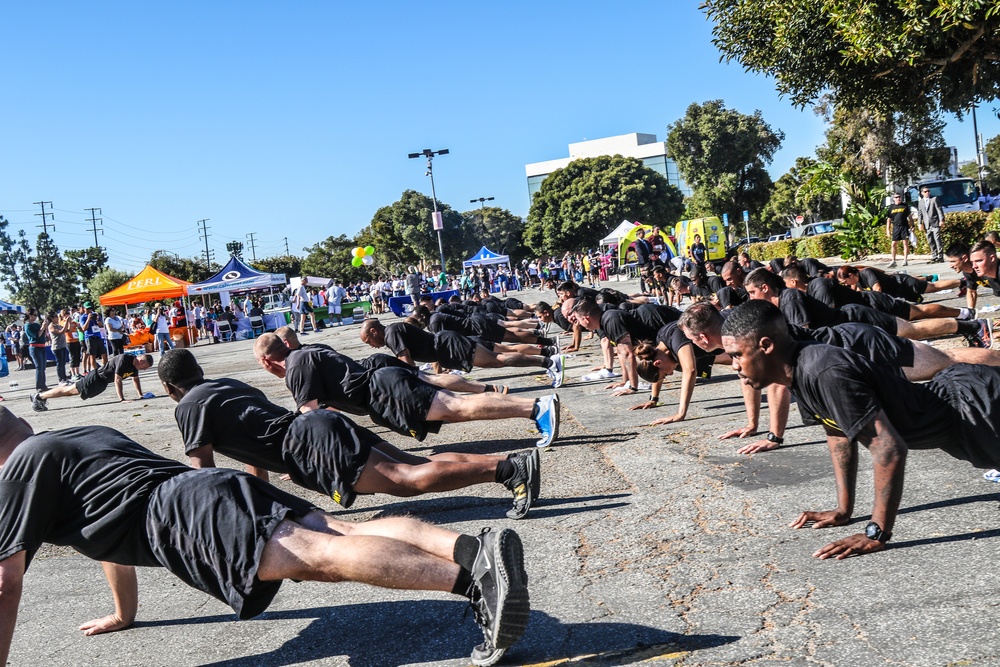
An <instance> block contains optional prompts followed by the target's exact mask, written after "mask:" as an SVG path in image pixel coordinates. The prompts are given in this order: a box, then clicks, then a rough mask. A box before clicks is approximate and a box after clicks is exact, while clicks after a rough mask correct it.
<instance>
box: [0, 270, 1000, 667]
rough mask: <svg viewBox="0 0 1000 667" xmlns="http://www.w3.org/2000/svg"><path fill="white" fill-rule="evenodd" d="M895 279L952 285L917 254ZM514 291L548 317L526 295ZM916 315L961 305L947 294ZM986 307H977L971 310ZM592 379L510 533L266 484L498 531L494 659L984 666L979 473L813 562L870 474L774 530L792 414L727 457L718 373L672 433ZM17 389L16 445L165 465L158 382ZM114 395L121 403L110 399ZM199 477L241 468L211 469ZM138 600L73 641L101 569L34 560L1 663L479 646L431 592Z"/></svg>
mask: <svg viewBox="0 0 1000 667" xmlns="http://www.w3.org/2000/svg"><path fill="white" fill-rule="evenodd" d="M873 263H874V264H876V265H880V266H885V264H886V261H885V260H884V259H882V260H879V261H875V262H873ZM906 269H907V270H908V271H909V272H910V273H922V272H925V271H926V272H928V273H931V272H935V273H940V274H941V275H942V277H950V276H951V275H953V274H951V273H950V271H949V270H948V268H947V266H946V265H942V264H935V265H928V264H927V263H926V260H925V259H917V260H916V261H914V262H911V266H909V267H906ZM611 286H612V287H616V288H619V289H622V288H623V287H625V288H626V289H625V290H624V291H628V290H629V289H633V290H634V289H635V288H636V285H635V284H634V283H618V284H615V283H612V284H611ZM518 296H519V297H520V298H522V299H524V300H525V301H527V302H532V301H535V300H537V299H542V298H544V299H545V300H547V301H551V300H552V298H553V297H552V294H551V293H546V294H543V293H541V292H538V291H536V290H528V291H526V292H523V293H519V294H518ZM928 301H929V302H935V301H940V302H943V303H948V304H950V305H964V300H963V302H960V301H959V299H958V298H957V293H956V292H954V291H952V292H950V293H945V294H941V295H931V296H930V297H929V298H928ZM995 303H997V299H996V298H994V297H992V296H985V295H981V298H980V304H982V305H986V304H995ZM382 318H383V319H384V320H386V321H392V320H395V318H394V316H392V315H391V314H390V315H383V316H382ZM358 329H359V328H358V326H357V325H354V326H345V327H339V328H336V327H335V328H332V329H328V330H325V331H321V332H318V333H315V334H312V335H310V336H308V337H306V338H305V339H304V341H303V342H323V343H327V344H330V345H333V346H334V347H336V348H337V349H338V350H340V351H341V352H344V353H347V354H349V355H351V356H355V357H361V356H367V355H368V354H369V353H370V352H371V351H372V350H370V348H367V347H366V346H363V345H362V343H361V342H360V340H359V338H358ZM935 344H938V345H955V344H961V343H958V342H956V341H955V340H946V341H939V342H935ZM194 352H195V354H196V355H197V357H198V360H199V361H200V363H201V364H202V366H203V367H204V368H205V370H206V374H207V376H209V377H232V378H236V379H238V380H242V381H245V382H248V383H250V384H253V385H255V386H257V387H259V388H261V389H262V390H263V391H265V392H266V393H267V395H268V396H269V397H270V398H271V400H273V401H275V402H278V403H281V404H283V405H286V406H288V407H292V403H291V400H290V397H289V395H288V394H287V392H286V390H285V388H284V386H283V383H282V382H281V381H279V380H277V379H276V378H273V377H272V376H270V375H268V374H266V373H265V372H264V371H263V370H261V369H260V368H259V367H258V366H257V365H256V363H255V362H254V359H253V354H252V341H238V342H233V343H224V344H218V345H209V344H206V343H205V342H202V343H200V344H199V345H197V346H196V347H195V348H194ZM599 363H600V348H599V346H598V345H597V341H596V340H590V341H586V342H585V344H584V347H583V349H582V350H581V351H580V353H578V354H576V355H574V356H572V357H571V358H570V359H568V363H567V383H566V386H564V387H563V388H562V389H560V390H559V395H560V398H561V402H562V426H561V432H560V437H559V439H558V440H557V441H556V443H555V444H554V445H553V446H552V447H550V448H548V449H546V450H545V451H544V452H543V453H542V498H541V500H540V501H539V503H538V504H537V505H536V506H535V507H534V508H533V509H532V510H531V512H530V514H529V516H528V517H527V518H526V519H524V520H522V521H516V522H515V521H511V520H508V519H507V518H506V517H505V516H504V513H505V512H506V510H507V509H508V508H509V506H510V496H509V493H508V492H506V491H505V490H503V489H502V488H501V487H499V485H494V484H490V485H481V486H477V487H470V488H468V489H464V490H461V491H457V492H453V493H446V494H432V495H427V496H421V497H418V498H411V499H404V498H391V497H386V496H365V497H360V498H359V499H358V501H357V502H356V503H355V505H354V506H353V507H352V508H351V509H350V510H346V511H345V510H338V509H336V506H335V505H334V504H333V502H332V501H331V500H330V499H328V498H323V497H321V496H318V495H316V494H312V493H310V492H307V491H304V490H302V489H298V488H297V487H294V486H292V485H291V484H290V483H287V482H281V481H276V483H277V484H278V485H279V486H282V487H283V488H285V489H286V490H289V491H292V492H295V493H297V494H299V495H302V496H303V497H306V498H309V499H310V500H312V501H313V502H316V503H317V504H318V505H320V506H322V507H326V508H329V509H331V510H333V511H334V512H336V513H337V514H338V515H340V516H343V517H347V518H350V519H354V520H364V519H368V518H373V517H379V516H387V515H408V516H414V517H418V518H421V519H425V520H427V521H430V522H433V523H437V524H442V525H446V526H448V527H450V528H452V529H454V530H458V531H462V532H467V533H477V532H478V531H479V530H480V529H481V528H482V527H484V526H495V527H510V528H514V529H516V530H517V531H518V533H520V535H521V536H522V538H523V541H524V544H525V549H526V564H527V569H528V572H529V576H530V581H529V586H530V590H531V601H532V612H531V621H530V624H529V626H528V629H527V631H526V633H525V635H524V638H523V639H522V640H521V642H520V643H518V644H517V645H516V646H515V647H514V648H512V649H511V650H510V652H509V653H508V655H507V656H506V657H505V658H504V661H503V663H501V664H509V665H516V664H524V665H546V666H549V665H562V664H568V665H600V666H610V665H629V664H636V663H640V662H644V661H650V662H655V663H656V664H664V665H678V666H681V665H683V666H685V667H688V666H690V667H694V666H702V665H754V666H756V667H772V666H775V667H776V666H778V665H781V666H787V665H811V666H812V665H829V666H845V665H852V666H856V665H861V666H864V665H896V666H906V667H909V666H914V667H916V666H919V667H924V666H927V667H930V666H944V665H976V666H978V665H997V664H1000V637H998V633H997V630H996V629H997V627H998V626H1000V608H998V602H997V598H996V597H995V596H994V586H997V589H998V590H1000V576H998V571H997V570H998V568H997V565H996V562H997V554H998V549H1000V528H998V525H997V524H998V517H1000V514H998V510H1000V495H998V492H1000V486H998V485H996V484H994V483H990V482H987V481H985V480H984V479H983V478H982V471H978V470H976V469H974V468H972V467H971V466H970V465H968V464H967V463H963V462H960V461H957V460H954V459H951V458H950V457H948V456H947V455H945V454H943V453H941V452H937V451H918V452H913V453H912V454H911V456H910V457H909V461H908V465H907V475H906V488H905V492H904V496H903V502H902V506H901V510H900V515H899V519H898V521H897V523H896V526H895V529H894V531H893V532H894V537H893V540H892V542H891V543H890V548H889V549H887V550H886V551H884V552H882V553H878V554H874V555H868V556H864V557H860V558H851V559H847V560H844V561H820V560H817V559H814V558H812V556H811V554H812V553H813V552H814V551H815V550H816V549H817V548H819V547H821V546H823V545H824V544H826V543H828V542H830V541H832V540H834V539H837V538H839V537H842V536H846V535H848V534H850V533H853V532H859V531H861V530H862V529H863V526H864V524H865V523H866V522H867V520H868V517H867V515H868V513H869V511H870V508H871V504H872V477H871V466H870V459H869V457H868V455H867V453H866V452H864V450H862V454H861V456H860V466H859V467H860V473H859V481H858V490H859V493H858V503H857V511H856V515H855V517H854V519H853V522H852V524H851V525H850V526H847V527H841V528H829V529H824V530H812V529H802V530H793V529H790V528H788V527H787V526H788V523H789V522H791V521H792V520H793V519H794V518H795V517H796V516H797V515H798V513H799V512H801V511H803V510H807V509H831V508H833V507H834V505H835V495H834V482H833V477H832V472H831V465H830V461H829V454H828V452H827V450H826V447H825V441H824V437H823V434H822V431H821V430H820V429H819V428H818V427H806V426H802V425H801V420H800V419H799V416H798V413H797V410H796V408H795V406H794V404H793V406H792V413H791V416H790V419H789V424H790V425H791V428H789V430H788V431H787V434H786V438H785V445H784V446H783V447H781V448H780V449H778V450H776V451H772V452H766V453H761V454H757V455H755V456H753V457H747V456H742V455H739V454H737V453H736V449H737V448H738V447H739V444H738V443H737V442H733V441H719V440H718V438H717V436H718V435H719V434H720V433H722V432H725V431H727V430H730V429H732V428H735V427H737V426H740V425H742V424H744V423H745V420H746V417H745V412H744V409H743V404H742V400H741V397H740V391H739V387H738V386H737V383H736V381H735V374H734V373H733V372H732V370H731V369H728V368H722V367H718V366H717V367H716V369H715V372H714V374H713V377H712V378H711V380H710V381H707V382H699V384H698V386H697V387H696V389H695V394H694V400H693V404H692V406H691V408H690V411H689V414H688V418H687V419H686V420H685V421H683V422H680V423H677V424H672V425H669V426H660V427H650V426H648V424H649V422H651V421H652V420H653V419H655V418H657V417H662V416H666V415H669V414H673V412H674V411H675V410H676V406H677V391H678V389H679V386H680V380H679V377H678V376H675V377H674V379H672V380H670V381H669V382H668V383H667V384H666V385H665V387H664V390H663V392H662V395H661V396H662V398H661V400H662V401H663V403H662V405H661V407H659V408H658V409H654V410H645V411H628V410H627V407H628V406H629V405H632V404H635V403H640V402H642V401H643V400H644V399H645V395H644V394H643V395H639V396H626V397H611V396H610V395H609V394H610V392H608V391H606V390H605V389H604V384H605V383H586V384H585V383H581V382H580V381H579V378H580V376H582V375H583V374H584V373H586V372H588V371H589V370H591V369H592V368H594V367H595V366H596V365H598V364H599ZM534 370H535V369H513V368H511V369H498V370H480V369H477V370H475V371H474V372H473V373H472V374H471V375H470V377H471V378H472V379H475V380H481V381H487V382H498V381H499V382H503V383H506V384H508V385H510V387H511V389H512V391H513V392H516V393H517V394H519V395H525V396H533V397H538V396H542V395H544V394H545V393H547V392H548V391H551V390H550V389H549V388H548V386H547V384H546V381H545V376H544V375H542V374H540V373H537V372H534ZM49 376H50V381H51V378H52V376H54V369H50V370H49ZM32 378H33V374H32V373H31V372H21V373H19V372H16V371H13V372H12V373H11V376H10V377H8V378H5V379H4V381H3V384H0V390H2V393H3V395H4V396H5V398H6V401H5V403H4V405H6V406H7V407H9V408H10V409H12V410H13V411H14V412H15V413H16V414H18V415H19V416H23V417H25V418H26V419H28V421H29V422H30V423H31V424H32V425H33V426H34V428H35V429H36V430H48V429H57V428H64V427H69V426H74V425H80V424H103V425H107V426H111V427H114V428H117V429H119V430H121V431H123V432H124V433H125V434H127V435H128V436H130V437H131V438H133V439H135V440H136V441H138V442H139V443H141V444H143V445H144V446H146V447H148V448H150V449H151V450H153V451H155V452H158V453H161V454H163V455H165V456H168V457H172V458H175V459H178V460H185V457H184V455H183V445H182V443H181V441H180V438H179V433H178V430H177V428H176V426H175V424H174V421H173V416H172V412H173V403H172V402H171V401H170V399H169V398H167V397H165V396H164V394H163V390H162V387H161V386H160V385H159V383H158V382H157V380H156V375H155V369H153V370H148V371H144V372H142V374H141V380H142V388H143V390H144V391H153V392H155V393H156V398H153V399H150V400H144V401H136V402H132V403H117V402H116V401H117V399H116V397H115V396H114V392H113V389H109V390H108V391H107V392H105V394H103V395H102V396H100V397H97V398H95V399H92V400H89V401H86V402H83V401H81V400H80V399H78V398H64V399H53V400H51V401H49V411H48V412H45V413H33V412H32V411H31V408H30V404H29V401H28V394H29V392H30V389H29V387H30V386H31V384H32ZM14 379H16V380H17V381H18V382H19V384H20V389H19V390H16V391H11V390H9V389H8V388H7V383H8V382H9V381H11V380H14ZM125 391H126V396H127V397H132V396H133V394H132V392H133V391H134V390H133V388H132V386H131V382H130V381H126V385H125ZM358 421H359V422H360V423H361V424H363V425H366V426H369V427H371V428H373V429H374V430H375V431H376V432H378V433H380V434H381V435H382V436H383V437H384V438H385V439H386V440H387V441H389V442H391V443H393V444H395V445H396V446H399V447H401V448H403V449H406V450H407V451H410V452H413V453H417V454H426V453H435V452H443V451H465V452H481V453H503V452H508V451H512V450H520V449H526V448H529V447H531V446H532V445H533V443H534V440H535V439H536V437H537V436H536V435H535V434H534V433H533V428H532V426H531V425H530V423H529V422H528V421H527V420H503V421H494V422H477V423H469V424H455V425H446V426H445V427H444V428H442V430H441V433H440V434H437V435H431V436H429V437H428V438H427V440H426V441H425V442H423V443H418V442H416V441H415V440H412V439H407V438H404V437H401V436H399V435H396V434H394V433H391V432H388V431H386V430H385V429H383V428H381V427H374V426H372V424H371V423H370V422H369V421H368V420H367V419H366V418H359V419H358ZM761 423H762V424H766V415H765V416H764V417H762V421H761ZM217 461H218V463H219V465H225V466H231V467H239V465H238V464H236V463H235V462H233V461H230V460H228V459H225V458H224V457H221V456H217ZM139 586H140V607H139V614H138V618H137V622H136V624H135V626H134V627H133V628H131V629H129V630H126V631H123V632H119V633H115V634H110V635H102V636H97V637H84V636H83V635H82V634H81V633H80V632H79V631H78V630H77V627H78V626H79V625H80V624H81V623H83V622H84V621H87V620H89V619H91V618H96V617H99V616H103V615H105V614H107V613H109V612H110V611H112V602H111V599H110V594H109V591H108V588H107V584H106V583H105V581H104V577H103V574H102V572H101V568H100V566H99V564H98V563H95V562H92V561H89V560H88V559H86V558H84V557H83V556H80V555H79V554H77V553H75V552H74V551H72V550H70V549H66V548H60V547H50V546H46V547H44V548H43V549H42V551H40V552H39V554H38V556H37V557H36V559H35V561H34V562H33V563H32V565H31V567H30V569H29V571H28V574H27V576H26V579H25V586H24V594H23V598H22V605H21V610H20V613H19V616H18V622H17V630H16V634H15V638H14V644H13V647H12V651H11V658H10V664H13V665H46V666H64V665H170V666H171V667H181V666H186V665H216V666H223V665H226V666H233V667H235V666H249V665H338V666H341V665H351V666H352V667H361V666H373V667H374V666H383V665H384V666H393V665H431V664H432V665H467V664H469V659H468V656H469V652H470V650H471V648H472V646H473V645H475V644H477V643H478V642H479V641H481V635H480V634H479V631H478V629H477V628H476V626H475V624H474V622H473V621H472V616H471V614H469V615H468V616H464V612H465V604H464V603H463V602H462V601H461V600H459V599H457V598H454V597H453V596H449V595H444V594H428V593H410V592H400V591H388V590H381V589H376V588H371V587H367V586H362V585H357V584H321V583H293V582H288V583H286V584H285V585H284V586H283V587H282V589H281V592H280V593H279V594H278V596H277V598H276V599H275V601H274V603H273V605H272V606H271V607H270V609H269V610H268V611H267V612H265V613H264V614H263V615H261V616H260V617H258V618H256V619H253V620H250V621H237V620H236V617H235V615H234V614H233V613H232V611H231V610H230V609H229V608H228V607H227V606H225V605H223V604H222V603H221V602H218V601H217V600H215V599H214V598H211V597H209V596H208V595H205V594H203V593H201V592H198V591H196V590H194V589H191V588H188V587H187V586H186V585H185V584H183V583H181V582H180V581H179V580H178V579H176V578H174V577H173V576H171V575H170V574H168V573H167V572H166V571H165V570H162V569H156V568H144V569H141V570H140V573H139Z"/></svg>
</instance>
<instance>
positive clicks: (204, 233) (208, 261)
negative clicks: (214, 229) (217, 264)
mask: <svg viewBox="0 0 1000 667" xmlns="http://www.w3.org/2000/svg"><path fill="white" fill-rule="evenodd" d="M209 219H210V218H205V219H204V220H199V221H198V224H199V225H201V230H200V231H199V232H198V233H199V235H200V236H201V238H203V239H205V268H207V269H209V270H211V268H212V251H211V250H209V249H208V229H209V228H208V227H206V226H205V223H206V222H208V221H209Z"/></svg>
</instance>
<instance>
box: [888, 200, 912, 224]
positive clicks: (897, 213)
mask: <svg viewBox="0 0 1000 667" xmlns="http://www.w3.org/2000/svg"><path fill="white" fill-rule="evenodd" d="M885 217H887V218H889V219H890V220H892V226H893V227H895V228H897V229H904V228H908V227H909V226H910V205H909V204H904V203H902V202H900V203H899V204H892V205H891V206H889V208H888V209H886V212H885Z"/></svg>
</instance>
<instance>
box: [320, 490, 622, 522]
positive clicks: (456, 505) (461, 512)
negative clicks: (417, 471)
mask: <svg viewBox="0 0 1000 667" xmlns="http://www.w3.org/2000/svg"><path fill="white" fill-rule="evenodd" d="M630 496H631V494H628V493H618V494H608V495H594V496H580V497H576V498H545V497H543V498H540V499H539V500H538V501H537V502H536V503H535V504H534V505H533V506H532V508H531V511H530V513H529V514H528V517H527V519H525V520H529V521H530V520H531V519H532V518H537V517H543V516H546V517H552V516H565V515H569V514H578V513H580V512H593V511H595V510H603V509H613V508H615V507H624V506H626V505H628V504H629V503H626V502H611V501H615V500H618V499H619V498H628V497H630ZM596 501H605V502H603V503H601V504H595V505H581V504H580V503H589V502H596ZM560 505H564V506H566V507H564V508H561V509H557V507H558V506H560ZM509 509H510V499H509V498H480V497H478V496H448V497H444V498H428V499H426V500H408V501H401V502H395V503H390V504H387V505H379V506H377V507H366V508H357V509H349V510H340V511H335V512H334V514H336V515H337V516H338V517H347V516H348V515H351V514H360V513H368V512H376V515H375V518H381V517H385V516H412V517H417V518H429V517H433V522H434V523H452V522H462V521H486V522H490V521H505V522H506V521H508V519H507V517H506V512H507V510H509Z"/></svg>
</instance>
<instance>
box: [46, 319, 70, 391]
mask: <svg viewBox="0 0 1000 667" xmlns="http://www.w3.org/2000/svg"><path fill="white" fill-rule="evenodd" d="M46 319H47V320H48V323H49V326H48V330H49V340H50V341H52V354H53V355H55V358H56V376H57V377H58V378H59V384H69V383H70V382H69V376H68V375H66V362H67V361H69V348H68V346H67V341H66V323H65V320H63V319H62V318H61V317H58V318H57V317H56V313H55V311H51V312H50V313H49V314H48V316H47V317H46Z"/></svg>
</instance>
